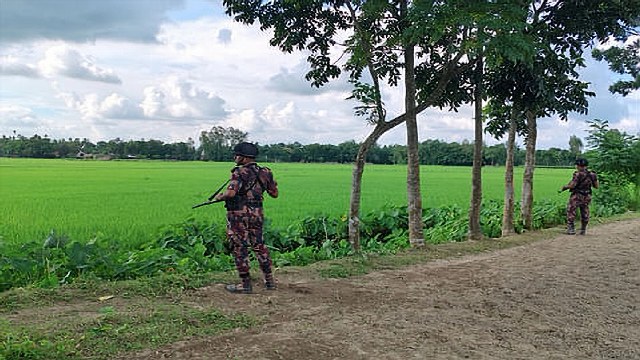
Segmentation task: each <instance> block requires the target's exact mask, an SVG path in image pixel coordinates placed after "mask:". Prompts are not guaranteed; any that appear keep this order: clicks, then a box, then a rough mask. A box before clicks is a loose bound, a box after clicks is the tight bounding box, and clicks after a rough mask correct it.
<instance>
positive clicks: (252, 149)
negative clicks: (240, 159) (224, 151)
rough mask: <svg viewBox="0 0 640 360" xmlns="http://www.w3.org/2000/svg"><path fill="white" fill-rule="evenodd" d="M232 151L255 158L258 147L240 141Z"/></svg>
mask: <svg viewBox="0 0 640 360" xmlns="http://www.w3.org/2000/svg"><path fill="white" fill-rule="evenodd" d="M233 153H234V154H235V155H240V156H246V157H250V158H255V157H256V156H258V147H257V146H255V145H254V144H252V143H249V142H241V143H240V144H238V145H236V146H234V147H233Z"/></svg>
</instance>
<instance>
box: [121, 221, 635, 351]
mask: <svg viewBox="0 0 640 360" xmlns="http://www.w3.org/2000/svg"><path fill="white" fill-rule="evenodd" d="M191 300H192V301H193V302H194V306H216V307H218V308H220V307H221V309H222V310H224V311H229V312H239V311H242V312H247V313H249V314H251V315H254V316H257V317H258V318H259V319H261V320H263V323H262V325H259V326H257V327H254V328H251V329H242V330H237V331H234V332H232V333H226V334H222V335H219V336H215V337H210V338H204V339H193V340H189V341H184V342H180V343H174V344H171V345H170V346H165V347H163V348H161V349H159V350H153V351H151V350H148V351H146V352H142V353H137V354H129V355H128V356H127V357H128V358H137V359H162V358H170V359H292V360H293V359H296V360H304V359H311V360H314V359H318V360H319V359H322V360H326V359H403V360H404V359H467V358H468V359H602V358H608V359H640V219H632V220H627V221H624V222H615V223H610V224H606V225H601V226H597V227H593V228H592V229H590V232H589V233H588V234H587V235H586V236H568V235H558V236H557V237H554V238H552V239H549V240H543V241H539V242H535V243H532V244H528V245H525V246H520V247H515V248H510V249H506V250H499V251H495V252H491V253H484V254H480V255H474V256H468V257H464V258H460V259H456V260H451V261H435V262H430V263H426V264H421V265H414V266H410V267H407V268H403V269H401V270H386V271H379V272H375V273H371V274H368V275H364V276H359V277H352V278H348V279H341V280H312V279H304V278H295V277H292V276H288V277H287V276H283V277H281V278H280V289H279V290H278V291H276V292H267V291H261V292H259V293H258V294H254V295H248V296H247V295H233V294H227V293H225V292H224V290H223V288H222V286H221V285H215V286H210V287H207V288H203V289H200V290H199V291H197V292H196V293H195V294H194V296H193V297H192V298H191ZM214 304H215V305H214Z"/></svg>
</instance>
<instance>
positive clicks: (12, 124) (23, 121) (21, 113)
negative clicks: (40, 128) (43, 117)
mask: <svg viewBox="0 0 640 360" xmlns="http://www.w3.org/2000/svg"><path fill="white" fill-rule="evenodd" d="M37 123H38V119H37V116H36V114H35V113H34V112H33V111H32V110H31V109H29V108H27V107H24V106H20V105H11V104H0V124H2V127H6V128H7V129H9V128H16V127H20V126H24V125H27V126H33V125H35V124H37ZM3 135H9V134H3Z"/></svg>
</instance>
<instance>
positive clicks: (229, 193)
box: [215, 169, 240, 201]
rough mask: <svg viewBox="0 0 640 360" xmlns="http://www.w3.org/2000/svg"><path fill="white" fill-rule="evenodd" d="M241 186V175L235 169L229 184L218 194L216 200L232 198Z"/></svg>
mask: <svg viewBox="0 0 640 360" xmlns="http://www.w3.org/2000/svg"><path fill="white" fill-rule="evenodd" d="M239 188H240V180H239V175H238V173H237V171H235V169H234V171H233V172H232V173H231V181H229V185H228V186H227V188H226V189H225V190H224V191H223V192H221V193H220V194H218V195H216V197H215V200H218V201H225V200H229V199H232V198H233V197H234V196H236V194H237V193H238V189H239Z"/></svg>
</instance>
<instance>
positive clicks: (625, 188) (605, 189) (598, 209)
mask: <svg viewBox="0 0 640 360" xmlns="http://www.w3.org/2000/svg"><path fill="white" fill-rule="evenodd" d="M598 181H599V182H600V188H599V189H597V190H595V191H594V192H593V195H592V205H591V213H592V214H593V215H595V216H601V217H607V216H612V215H615V214H622V213H624V212H626V211H627V210H628V209H629V208H631V207H632V205H633V204H634V199H633V190H632V186H631V184H630V183H629V182H628V181H627V180H626V179H624V178H622V177H620V176H618V175H617V174H611V173H607V172H602V173H599V174H598Z"/></svg>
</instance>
